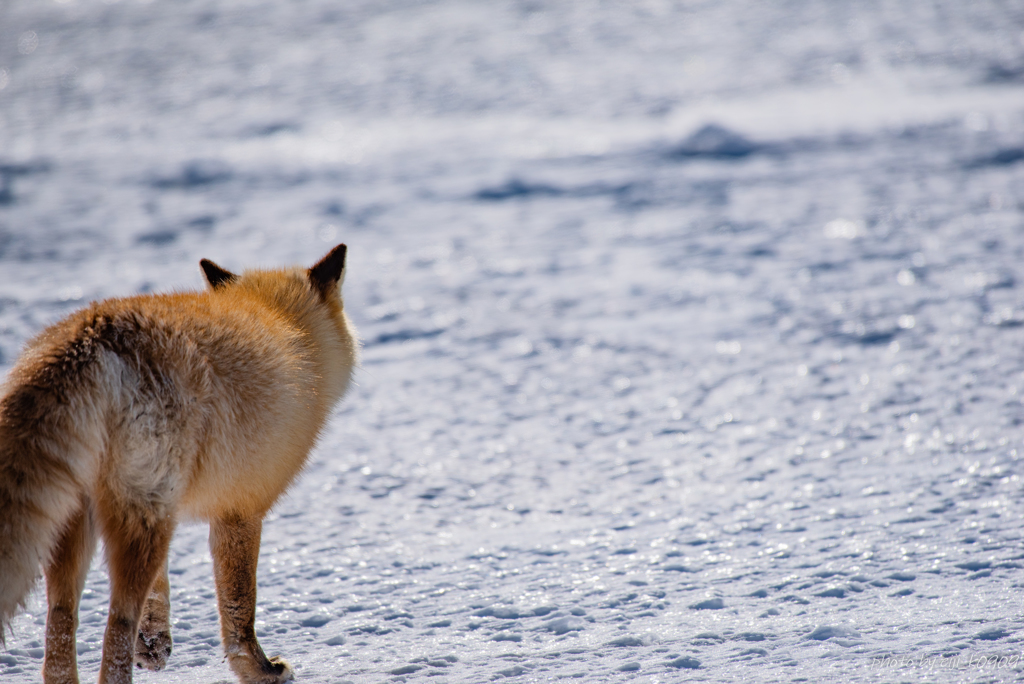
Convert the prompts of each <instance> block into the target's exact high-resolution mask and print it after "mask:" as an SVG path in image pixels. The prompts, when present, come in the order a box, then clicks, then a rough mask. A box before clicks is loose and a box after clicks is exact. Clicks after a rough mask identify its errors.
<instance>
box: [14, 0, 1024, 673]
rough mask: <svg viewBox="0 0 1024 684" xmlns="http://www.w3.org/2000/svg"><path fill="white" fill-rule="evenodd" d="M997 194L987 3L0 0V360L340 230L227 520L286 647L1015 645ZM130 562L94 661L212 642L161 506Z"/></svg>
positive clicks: (645, 655)
mask: <svg viewBox="0 0 1024 684" xmlns="http://www.w3.org/2000/svg"><path fill="white" fill-rule="evenodd" d="M1022 212H1024V11H1022V10H1021V9H1020V7H1019V5H1017V4H1015V3H1012V2H1003V3H998V2H991V3H990V2H975V3H968V2H963V1H962V0H945V1H941V2H933V3H924V2H911V1H907V2H902V3H899V2H883V1H878V2H855V3H845V2H826V1H824V0H818V1H811V0H809V1H807V2H795V1H788V2H779V3H761V2H756V1H754V0H734V1H731V2H723V1H714V2H710V1H688V2H675V3H673V2H669V1H657V0H652V1H650V2H644V3H640V2H637V3H612V2H543V1H532V0H520V1H518V2H494V3H479V2H456V1H454V0H450V1H438V2H414V1H412V0H394V1H381V0H362V1H359V0H352V1H350V2H344V3H336V2H331V1H330V0H306V1H302V2H291V1H288V2H285V1H281V0H278V1H276V2H270V1H268V0H194V1H192V0H180V1H176V2H170V1H160V0H156V1H152V0H151V1H150V2H142V1H140V0H121V1H120V2H110V1H107V2H99V1H98V0H65V1H63V2H52V1H50V0H4V1H3V2H2V3H0V370H2V369H6V368H7V367H9V365H10V364H11V363H12V362H13V360H14V358H15V356H16V355H17V353H18V350H19V349H20V347H21V345H22V344H23V343H24V341H25V340H26V339H27V338H28V337H29V336H30V335H31V334H33V333H34V332H36V331H38V330H39V329H40V328H41V327H42V326H44V325H46V324H47V323H48V322H51V321H53V320H55V319H57V318H58V317H60V316H62V315H63V314H65V313H66V312H68V311H70V310H72V309H74V308H76V307H78V306H80V305H81V304H82V303H84V302H86V301H88V300H91V299H97V298H103V297H109V296H115V295H123V294H128V293H133V292H139V291H150V290H167V289H173V288H182V287H193V288H195V287H200V284H201V278H200V272H199V269H198V265H197V262H198V260H199V259H200V258H201V257H208V258H211V259H213V260H215V261H217V262H218V263H220V264H221V265H223V266H225V267H227V268H231V269H241V268H244V267H246V266H251V265H276V264H285V263H307V264H310V263H312V262H313V261H315V260H316V259H317V258H319V257H320V256H322V254H323V253H325V252H326V251H327V249H329V248H330V247H331V246H333V245H334V244H336V243H337V242H346V243H347V244H348V245H349V273H348V276H347V280H346V286H345V287H346V294H347V297H346V303H347V306H348V308H349V310H350V312H351V315H352V316H353V318H354V320H355V322H356V324H357V326H358V327H359V329H360V331H361V333H362V336H363V338H364V345H365V346H364V359H363V368H362V370H361V371H360V372H359V374H358V378H357V380H358V386H357V387H355V388H354V389H353V390H352V392H351V393H350V394H349V396H348V398H347V399H346V400H345V402H344V404H343V405H342V407H341V409H340V410H339V411H338V413H337V416H336V417H335V418H334V420H333V422H332V424H331V428H330V430H329V432H328V433H327V435H326V436H325V438H324V439H323V441H322V443H321V445H320V447H319V448H318V450H317V451H316V452H315V454H314V456H313V459H312V462H311V464H310V467H309V469H308V472H307V473H306V474H305V475H304V476H303V477H302V478H301V480H300V481H299V483H298V484H297V485H296V486H295V487H294V488H293V489H292V490H291V491H290V492H289V494H288V495H287V496H286V497H285V498H284V499H283V500H282V501H281V502H280V504H279V505H278V507H277V508H276V509H275V511H274V512H273V514H272V515H271V516H270V517H269V518H268V520H267V523H266V525H265V529H264V542H263V550H262V555H261V558H260V598H259V611H258V629H259V631H260V633H261V635H262V636H261V639H262V642H263V645H264V648H265V649H266V650H267V651H268V653H270V654H282V655H284V656H285V657H287V658H289V659H290V661H291V662H292V664H293V665H294V666H295V668H296V672H297V675H298V677H299V681H303V682H317V683H319V682H326V683H328V684H340V683H341V682H345V681H351V682H381V681H410V682H412V681H432V682H464V683H476V682H484V681H489V680H491V679H500V678H503V677H508V678H513V679H514V680H516V681H523V682H527V681H538V682H539V681H550V680H561V679H573V678H577V679H581V680H584V681H633V680H636V681H643V682H672V681H683V680H687V681H689V680H693V681H716V682H731V681H741V680H756V681H823V680H833V681H861V682H876V681H878V682H881V681H918V680H922V679H925V680H929V681H934V680H941V681H945V680H949V681H1014V680H1019V679H1020V678H1021V677H1022V676H1024V662H1021V661H1022V658H1024V592H1022V585H1024V572H1022V568H1024V547H1022V537H1024V530H1022V521H1024V482H1022V480H1021V477H1022V476H1024V459H1022V456H1024V405H1022V403H1021V396H1022V393H1024V266H1022V264H1021V261H1022V259H1024V220H1022V218H1024V214H1022ZM170 569H171V573H172V575H171V581H172V598H173V611H174V614H173V617H174V621H175V626H174V629H175V634H174V637H175V651H174V653H173V655H172V656H171V660H170V662H169V664H168V668H167V670H165V671H164V672H161V673H148V672H143V673H139V674H137V681H147V682H187V683H200V682H202V683H207V682H230V681H234V680H233V677H232V675H231V672H230V671H229V669H228V667H227V665H226V664H225V663H224V662H223V661H222V654H221V650H220V644H219V637H218V627H217V622H216V619H217V618H216V609H215V605H214V593H213V588H212V577H211V575H212V573H211V563H210V557H209V553H208V551H207V549H206V528H205V526H202V525H185V526H182V527H181V528H180V530H179V532H178V535H177V537H176V538H175V541H174V544H173V547H172V553H171V560H170ZM0 581H2V578H0ZM107 598H108V596H107V579H106V574H105V571H104V568H103V564H102V562H101V561H100V560H99V555H98V556H97V560H96V561H95V564H94V568H93V570H92V573H91V574H90V576H89V582H88V587H87V589H86V594H85V598H84V604H83V607H82V612H81V618H82V626H81V628H80V630H79V635H78V638H79V652H80V654H81V655H80V666H81V671H82V676H83V680H84V681H89V680H94V679H95V676H96V673H97V671H98V666H99V658H100V650H99V649H100V643H101V639H102V629H103V625H104V623H105V619H106V602H107ZM44 614H45V608H44V605H43V599H42V595H41V592H37V593H36V595H35V598H34V599H33V603H32V609H31V611H30V612H28V613H26V614H23V615H22V616H20V617H19V618H18V619H17V620H16V622H15V634H14V637H13V638H12V639H10V640H9V642H8V650H7V651H6V652H2V653H0V680H2V681H3V682H5V683H6V682H12V683H22V682H35V681H38V680H39V679H40V675H39V669H40V666H41V662H42V660H41V658H42V648H41V647H42V640H43V617H44ZM885 658H888V660H882V659H885ZM1000 658H1002V660H1001V661H1000V660H999V659H1000Z"/></svg>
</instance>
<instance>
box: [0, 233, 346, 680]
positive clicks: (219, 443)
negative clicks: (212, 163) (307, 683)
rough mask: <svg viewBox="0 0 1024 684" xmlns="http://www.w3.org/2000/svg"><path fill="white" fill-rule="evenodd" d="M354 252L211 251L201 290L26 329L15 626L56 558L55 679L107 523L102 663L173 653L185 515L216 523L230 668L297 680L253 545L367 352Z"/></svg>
mask: <svg viewBox="0 0 1024 684" xmlns="http://www.w3.org/2000/svg"><path fill="white" fill-rule="evenodd" d="M345 253H346V247H345V245H338V246H337V247H335V248H334V249H333V250H331V251H330V252H329V253H328V254H327V255H326V256H325V257H324V258H323V259H321V260H320V261H319V262H318V263H317V264H316V265H314V266H313V267H312V268H310V269H308V270H307V269H301V268H293V269H282V270H251V271H245V272H243V273H242V274H241V275H235V274H234V273H231V272H229V271H226V270H224V269H223V268H221V267H220V266H217V265H216V264H214V263H213V262H211V261H207V260H205V259H204V260H203V261H201V262H200V265H201V267H202V270H203V273H204V274H205V276H206V280H207V282H208V284H209V288H208V289H207V290H206V291H204V292H179V293H172V294H157V295H141V296H136V297H127V298H124V299H110V300H106V301H102V302H96V303H93V304H90V305H89V306H87V307H85V308H84V309H82V310H80V311H78V312H76V313H74V314H72V315H70V316H68V317H67V318H65V319H64V320H62V321H60V322H59V323H56V324H55V325H53V326H51V327H49V328H47V329H46V330H44V331H43V332H42V333H40V334H39V335H38V336H37V337H36V338H35V339H33V340H32V341H31V342H30V343H29V344H28V346H27V348H26V350H25V351H24V353H23V354H22V355H21V357H20V358H19V359H18V361H17V362H16V363H15V365H14V367H13V368H12V369H11V371H10V373H9V375H8V377H7V379H6V383H5V386H4V388H3V390H2V393H0V540H2V543H0V643H2V641H3V639H4V635H5V632H6V631H8V630H9V628H10V621H11V619H12V617H13V616H14V614H15V612H16V611H17V610H18V609H19V608H21V607H23V604H24V601H25V599H26V596H27V595H28V593H29V592H30V591H31V589H32V587H33V585H34V583H35V581H36V577H37V574H38V568H39V567H40V565H42V567H43V571H44V574H45V576H46V595H47V602H48V605H49V607H48V612H47V617H46V651H45V657H44V660H43V679H44V681H45V682H46V684H57V683H66V682H75V683H77V682H78V671H77V662H76V643H75V632H76V629H77V627H78V605H79V600H80V597H81V594H82V590H83V587H84V584H85V577H86V573H87V571H88V569H89V563H90V561H91V558H92V554H93V551H94V549H95V546H96V539H97V535H102V536H103V539H104V542H105V544H104V546H105V549H106V556H107V564H108V567H109V571H110V588H111V596H110V611H109V616H108V620H107V628H106V633H105V635H104V638H103V659H102V664H101V666H100V675H99V681H100V682H101V684H103V683H105V684H126V683H128V682H131V680H132V665H133V663H134V664H135V665H137V666H138V667H145V668H148V669H152V670H159V669H161V668H162V667H163V666H164V665H165V664H166V662H167V657H168V655H170V652H171V635H170V624H169V617H170V602H169V589H168V582H167V553H168V545H169V544H170V540H171V535H172V534H173V532H174V528H175V525H176V524H177V522H178V521H179V520H182V519H202V520H208V521H209V522H210V551H211V554H212V556H213V572H214V580H215V583H216V588H217V602H218V606H219V610H220V626H221V638H222V641H223V643H224V650H225V653H226V655H227V659H228V661H229V663H230V665H231V668H232V670H234V672H235V674H236V675H237V676H238V678H239V680H240V681H241V682H245V683H247V684H248V683H252V684H256V683H259V684H271V683H277V682H284V681H288V680H290V679H292V670H291V668H290V667H289V665H288V663H287V662H285V661H284V660H283V659H281V658H269V659H268V658H267V657H266V655H264V653H263V649H262V648H261V647H260V644H259V642H258V641H257V640H256V632H255V628H254V619H255V612H256V562H257V557H258V555H259V545H260V532H261V529H262V524H263V522H262V521H263V516H264V514H265V513H266V512H267V511H268V510H269V509H270V507H271V506H273V505H274V502H275V501H276V500H277V498H278V497H279V496H280V495H281V493H282V492H284V490H285V489H286V488H287V487H288V485H289V484H290V483H291V482H292V480H294V479H295V477H296V475H297V474H298V473H299V471H300V470H301V469H302V467H303V464H304V463H305V462H306V459H307V457H308V455H309V452H310V449H312V447H313V445H314V443H315V442H316V440H317V437H318V436H319V434H320V432H321V430H322V429H323V427H324V424H325V423H326V421H327V417H328V415H329V413H330V411H331V409H332V407H333V406H334V405H335V404H336V403H337V402H338V401H339V400H340V399H341V397H342V395H343V394H344V393H345V390H346V389H347V388H348V385H349V380H350V378H351V375H352V371H353V368H354V367H355V365H356V364H357V362H358V352H359V343H358V339H357V337H356V332H355V329H354V328H353V326H352V324H351V322H350V321H349V319H348V316H346V314H345V309H344V305H343V302H342V297H341V284H342V282H343V280H344V272H345V271H344V269H345Z"/></svg>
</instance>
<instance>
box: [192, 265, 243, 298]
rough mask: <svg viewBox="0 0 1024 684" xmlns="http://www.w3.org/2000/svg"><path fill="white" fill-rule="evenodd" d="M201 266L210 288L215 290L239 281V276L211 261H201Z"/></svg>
mask: <svg viewBox="0 0 1024 684" xmlns="http://www.w3.org/2000/svg"><path fill="white" fill-rule="evenodd" d="M199 265H200V266H202V268H203V275H204V276H206V282H208V283H210V287H212V288H213V289H214V290H216V289H217V288H218V287H220V286H222V285H227V284H228V283H230V282H232V281H234V280H237V279H238V276H236V275H235V274H234V273H232V272H231V271H225V270H224V269H223V268H221V267H220V266H218V265H217V264H215V263H213V262H212V261H210V260H209V259H201V260H200V261H199Z"/></svg>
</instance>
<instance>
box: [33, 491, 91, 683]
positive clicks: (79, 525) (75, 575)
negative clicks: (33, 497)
mask: <svg viewBox="0 0 1024 684" xmlns="http://www.w3.org/2000/svg"><path fill="white" fill-rule="evenodd" d="M90 508H91V507H90V504H89V502H88V501H87V500H85V499H84V498H83V500H82V505H81V508H80V509H79V510H78V512H76V513H75V514H74V515H73V516H72V517H71V519H70V521H69V522H68V525H67V527H66V528H65V529H64V532H63V534H62V535H61V537H60V541H58V543H57V547H56V550H55V551H54V554H53V558H52V559H51V560H50V562H49V564H48V565H47V566H46V573H45V574H46V601H47V604H48V608H47V613H46V655H45V657H44V658H43V681H44V682H45V683H46V684H78V658H77V644H76V638H75V635H76V632H77V631H78V604H79V602H80V601H81V598H82V590H83V589H84V588H85V577H86V575H87V574H88V573H89V562H90V561H91V560H92V554H93V551H94V550H95V549H96V525H95V523H94V522H93V517H92V511H91V510H90Z"/></svg>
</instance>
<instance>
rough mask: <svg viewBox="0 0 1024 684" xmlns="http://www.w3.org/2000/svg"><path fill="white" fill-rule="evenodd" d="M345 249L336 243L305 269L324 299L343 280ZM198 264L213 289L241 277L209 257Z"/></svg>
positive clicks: (224, 285)
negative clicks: (324, 254)
mask: <svg viewBox="0 0 1024 684" xmlns="http://www.w3.org/2000/svg"><path fill="white" fill-rule="evenodd" d="M347 251H348V247H346V246H345V245H338V246H337V247H335V248H334V249H332V250H331V251H330V252H328V253H327V255H326V256H325V257H324V258H323V259H321V260H320V261H318V262H316V263H315V264H314V265H313V266H312V267H311V268H309V269H308V270H307V271H306V277H307V278H308V280H309V284H310V286H311V287H312V288H313V289H314V290H315V291H316V292H318V293H319V294H320V297H321V298H322V299H323V300H324V301H327V300H330V299H331V298H332V295H336V294H337V292H338V290H339V288H340V287H341V284H342V283H343V282H344V280H345V254H346V252H347ZM199 265H200V266H201V267H202V269H203V275H204V276H205V277H206V282H207V283H208V284H209V285H210V288H211V289H213V290H217V289H219V288H223V287H227V286H228V285H231V284H234V283H236V282H238V281H239V280H240V278H241V276H238V275H236V274H234V273H232V272H231V271H229V270H227V269H225V268H221V267H220V266H218V265H217V264H215V263H213V262H212V261H210V260H209V259H201V260H200V261H199Z"/></svg>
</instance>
